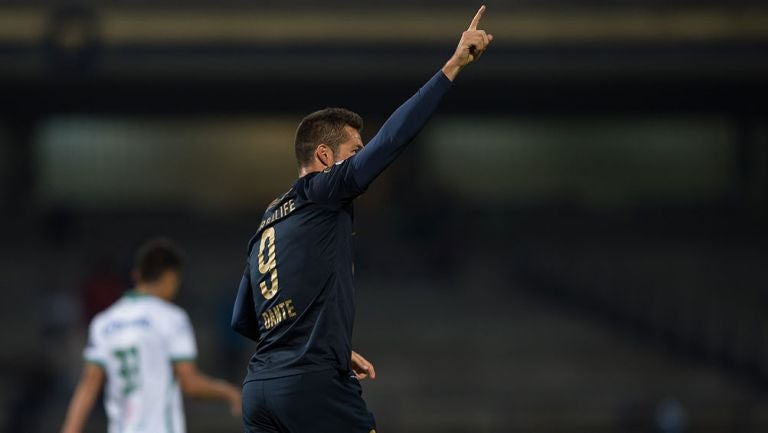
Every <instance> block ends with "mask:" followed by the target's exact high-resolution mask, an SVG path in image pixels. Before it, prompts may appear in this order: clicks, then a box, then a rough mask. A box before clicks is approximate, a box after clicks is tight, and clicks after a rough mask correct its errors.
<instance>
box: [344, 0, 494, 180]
mask: <svg viewBox="0 0 768 433" xmlns="http://www.w3.org/2000/svg"><path fill="white" fill-rule="evenodd" d="M483 14H485V6H482V7H481V8H480V10H478V11H477V14H476V15H475V17H474V18H473V19H472V22H471V23H470V25H469V28H468V29H467V30H466V31H465V32H464V33H463V34H462V35H461V40H459V45H458V46H457V47H456V52H454V54H453V56H451V58H450V59H449V60H448V61H447V62H446V63H445V65H444V66H443V68H442V69H441V70H440V71H439V72H438V73H437V74H435V75H434V76H433V77H432V78H431V79H430V80H429V81H428V82H427V83H426V84H425V85H424V86H423V87H422V88H421V89H419V91H418V92H416V94H415V95H413V96H412V97H411V98H410V99H408V100H407V101H405V103H404V104H403V105H401V106H400V108H398V109H397V110H395V112H394V113H392V115H391V116H390V117H389V119H387V121H386V122H385V123H384V125H383V126H382V127H381V129H380V130H379V132H378V133H377V134H376V136H375V137H373V139H372V140H371V141H370V142H369V143H368V144H367V145H366V146H365V147H364V148H363V149H362V150H360V151H359V152H358V153H357V154H356V155H355V156H353V157H352V158H350V164H351V167H350V169H351V171H352V175H353V176H354V180H355V183H356V184H357V186H358V187H360V188H361V189H363V190H364V189H366V188H367V187H368V185H370V183H371V182H372V181H373V179H375V178H376V176H378V175H379V174H380V173H381V172H382V171H383V170H384V169H385V168H387V166H389V164H391V163H392V162H393V161H394V160H395V158H397V156H398V155H400V153H402V152H403V150H405V147H406V146H407V145H408V143H410V142H411V140H413V138H414V137H415V136H416V134H418V133H419V131H421V129H422V128H423V127H424V125H425V124H426V123H427V121H428V120H429V118H430V117H431V116H432V113H434V111H435V109H437V106H438V104H439V103H440V101H441V100H442V98H443V95H445V93H446V92H447V91H448V89H450V88H451V83H452V82H453V80H455V79H456V76H457V75H458V74H459V72H461V70H462V69H463V68H464V67H465V66H467V65H468V64H470V63H472V62H474V61H476V60H477V59H479V58H480V55H482V53H483V52H484V51H485V50H486V48H487V47H488V44H490V43H491V41H492V40H493V35H490V34H488V33H486V32H485V31H484V30H477V26H478V24H479V23H480V18H482V17H483Z"/></svg>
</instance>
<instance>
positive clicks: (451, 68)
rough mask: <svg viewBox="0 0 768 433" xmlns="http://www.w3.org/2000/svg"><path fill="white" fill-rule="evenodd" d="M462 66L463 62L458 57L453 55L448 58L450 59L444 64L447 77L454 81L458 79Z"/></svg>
mask: <svg viewBox="0 0 768 433" xmlns="http://www.w3.org/2000/svg"><path fill="white" fill-rule="evenodd" d="M461 69H462V66H461V63H460V62H459V61H458V59H456V57H451V58H450V59H448V61H447V62H446V63H445V65H444V66H443V69H442V70H443V73H444V74H445V76H446V77H448V79H449V80H451V81H454V80H455V79H456V76H457V75H459V72H461Z"/></svg>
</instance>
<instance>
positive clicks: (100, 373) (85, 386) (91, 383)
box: [61, 362, 104, 433]
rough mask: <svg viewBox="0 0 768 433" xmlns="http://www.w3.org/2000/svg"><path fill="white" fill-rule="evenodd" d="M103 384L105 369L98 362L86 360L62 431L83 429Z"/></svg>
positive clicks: (69, 432) (73, 431) (64, 432)
mask: <svg viewBox="0 0 768 433" xmlns="http://www.w3.org/2000/svg"><path fill="white" fill-rule="evenodd" d="M102 385H104V370H102V369H101V367H100V366H99V365H97V364H94V363H91V362H86V364H85V367H83V372H82V374H81V375H80V381H79V382H78V384H77V389H76V390H75V394H74V395H73V396H72V401H70V403H69V409H67V417H66V418H65V419H64V425H63V426H62V428H61V433H80V432H81V431H82V430H83V426H84V425H85V421H86V420H87V419H88V415H89V414H90V413H91V409H92V408H93V403H94V402H95V401H96V397H97V396H98V395H99V391H101V387H102Z"/></svg>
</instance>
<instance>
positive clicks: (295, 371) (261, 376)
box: [243, 365, 338, 384]
mask: <svg viewBox="0 0 768 433" xmlns="http://www.w3.org/2000/svg"><path fill="white" fill-rule="evenodd" d="M327 370H338V369H337V368H336V367H333V366H330V365H323V366H320V365H318V366H316V368H307V367H302V368H290V369H286V370H279V371H274V372H264V373H253V374H252V373H248V375H246V376H245V380H244V381H243V384H246V383H248V382H253V381H255V380H268V379H278V378H281V377H288V376H296V375H299V374H306V373H317V372H318V371H327Z"/></svg>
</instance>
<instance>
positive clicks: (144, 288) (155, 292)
mask: <svg viewBox="0 0 768 433" xmlns="http://www.w3.org/2000/svg"><path fill="white" fill-rule="evenodd" d="M133 290H134V291H135V292H136V293H137V294H139V295H148V296H154V297H156V298H160V299H163V300H166V301H170V299H167V297H166V296H163V290H161V289H160V288H159V287H156V286H154V285H152V284H139V285H137V286H136V288H134V289H133Z"/></svg>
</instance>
